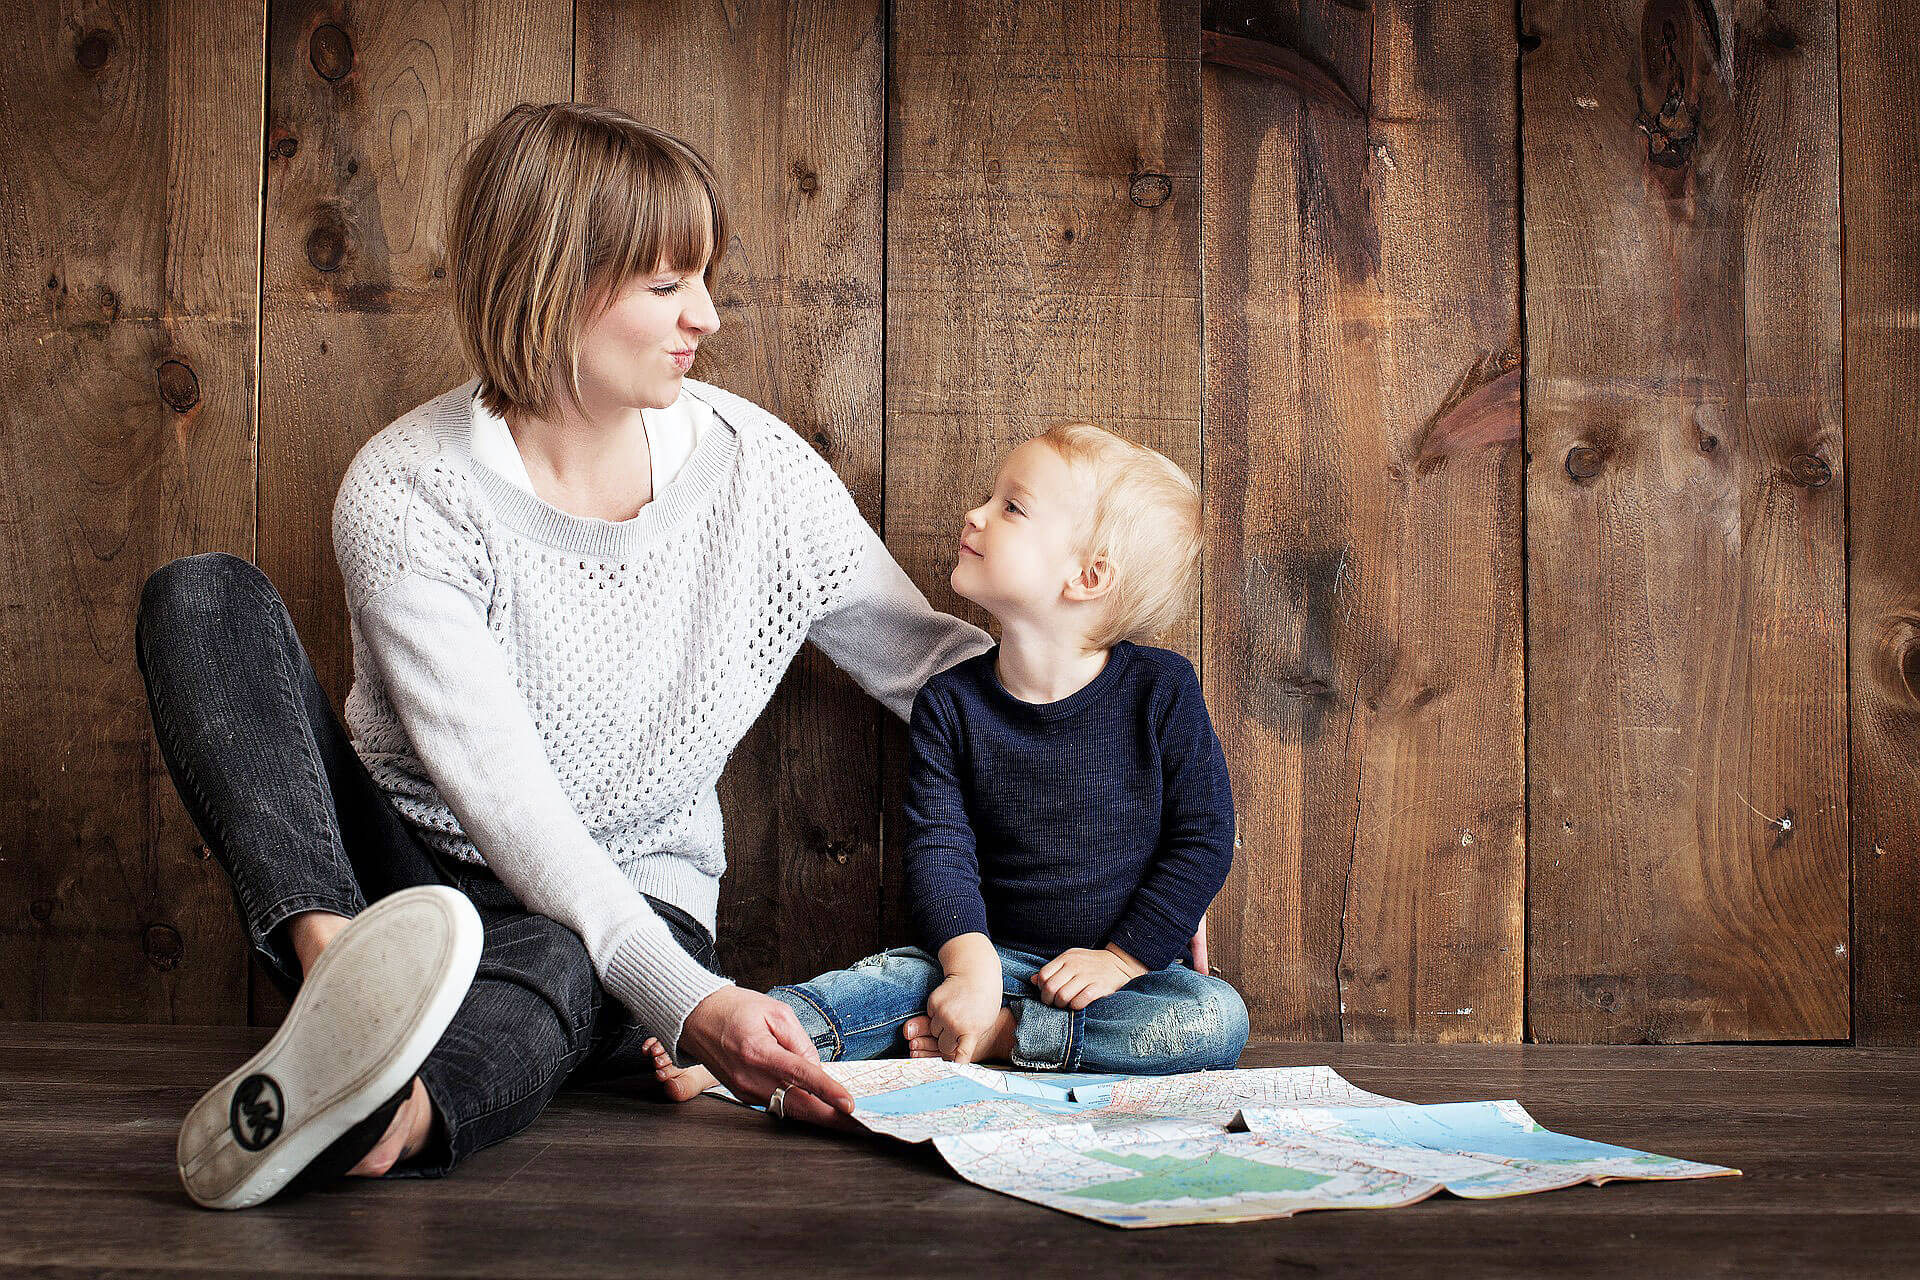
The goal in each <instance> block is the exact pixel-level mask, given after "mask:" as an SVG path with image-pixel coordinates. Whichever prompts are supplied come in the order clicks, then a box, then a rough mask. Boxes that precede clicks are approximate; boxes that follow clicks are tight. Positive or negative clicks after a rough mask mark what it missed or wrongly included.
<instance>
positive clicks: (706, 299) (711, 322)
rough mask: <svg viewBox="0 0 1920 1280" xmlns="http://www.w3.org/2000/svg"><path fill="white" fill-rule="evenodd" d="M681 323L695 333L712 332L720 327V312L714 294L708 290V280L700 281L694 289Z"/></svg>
mask: <svg viewBox="0 0 1920 1280" xmlns="http://www.w3.org/2000/svg"><path fill="white" fill-rule="evenodd" d="M680 323H681V324H683V325H685V326H686V327H687V328H689V329H691V330H693V332H695V333H702V334H704V333H712V332H713V331H714V330H716V329H718V328H719V327H720V313H719V312H718V311H716V310H715V309H714V306H713V296H712V295H711V294H709V293H708V292H707V285H706V282H705V281H704V280H703V281H701V282H700V287H699V289H697V290H695V291H694V296H693V298H692V300H691V301H690V302H689V303H688V305H687V310H686V312H685V313H684V314H683V315H682V316H681V317H680Z"/></svg>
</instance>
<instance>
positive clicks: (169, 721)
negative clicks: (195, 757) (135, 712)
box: [136, 575, 352, 941]
mask: <svg viewBox="0 0 1920 1280" xmlns="http://www.w3.org/2000/svg"><path fill="white" fill-rule="evenodd" d="M237 582H239V583H243V584H245V585H244V587H243V588H242V589H243V590H245V591H248V592H250V593H251V596H252V600H253V602H254V604H255V605H256V606H258V607H259V608H260V610H261V611H262V612H264V613H265V614H266V615H268V616H270V617H273V616H279V617H280V618H281V620H282V621H286V620H285V619H284V610H283V609H282V610H276V609H275V608H274V604H275V599H269V598H268V597H266V596H264V595H262V594H260V592H259V590H258V587H257V584H255V583H253V582H251V581H250V580H249V579H248V578H247V577H246V576H244V575H242V576H240V577H239V578H238V579H237ZM288 625H291V624H290V622H288ZM139 630H140V631H141V632H142V633H144V630H145V628H144V627H142V628H139ZM280 639H281V641H282V643H281V644H279V645H278V646H276V657H277V661H276V662H275V663H274V673H275V676H276V677H277V679H278V681H279V685H280V691H281V694H282V699H283V707H282V709H283V710H287V709H291V710H292V711H294V712H295V715H294V716H293V717H292V720H291V721H290V723H293V724H296V725H298V727H299V729H300V730H301V731H302V732H303V733H304V734H305V735H306V738H307V741H308V744H309V745H310V746H311V747H312V750H311V751H309V752H308V753H306V756H305V759H304V761H303V763H304V764H305V766H306V770H307V782H308V784H309V785H310V786H311V787H312V788H313V793H314V794H315V795H318V796H323V797H326V798H327V799H328V800H329V802H331V799H332V794H333V792H332V788H331V787H330V786H323V785H322V784H321V782H320V778H319V775H318V773H317V772H316V765H315V756H317V754H318V752H319V746H318V743H317V742H316V741H315V739H314V737H313V727H312V725H311V724H309V723H308V722H307V716H306V711H305V709H304V708H303V707H302V706H301V705H300V702H299V699H298V698H297V696H296V695H295V691H294V688H293V682H292V677H291V675H290V673H289V672H288V670H287V667H288V662H287V652H286V645H285V643H284V642H285V640H286V639H287V636H286V634H285V631H284V628H283V630H282V634H281V636H280ZM145 649H146V645H145V644H144V643H142V644H139V645H137V646H136V652H137V653H144V651H145ZM140 665H141V668H142V675H143V676H144V675H145V674H146V671H145V669H146V666H147V665H148V664H147V663H145V662H144V661H143V662H142V663H141V664H140ZM147 686H148V688H147V691H148V695H149V697H150V698H151V700H152V702H153V704H154V705H153V710H154V711H155V712H156V714H155V716H154V717H153V719H154V727H155V731H156V736H158V737H159V738H160V739H161V745H162V746H163V747H164V748H166V749H167V750H168V752H169V753H170V754H171V756H172V758H173V760H174V761H176V762H177V768H178V771H179V773H180V775H181V776H182V777H184V778H185V780H186V782H187V786H188V789H189V790H191V791H192V792H193V797H194V801H195V805H196V808H197V809H198V811H199V813H200V814H204V815H205V816H206V820H207V825H208V826H209V827H211V828H212V835H213V836H214V837H215V838H216V839H217V840H218V842H219V844H220V850H221V852H222V854H225V855H228V856H226V857H223V858H222V859H221V861H222V863H223V865H224V866H225V867H226V869H227V871H228V874H229V876H230V877H231V878H232V879H233V881H234V883H235V885H236V887H238V888H239V889H240V891H241V897H242V899H243V900H244V902H245V904H246V906H247V909H248V912H249V914H250V915H253V916H256V917H258V916H261V915H263V914H265V913H263V912H262V911H260V910H259V909H257V908H256V905H255V904H257V903H258V901H259V897H260V890H259V886H258V885H257V884H256V883H255V882H254V880H253V878H252V877H251V876H250V875H247V874H246V873H245V872H244V871H242V870H241V868H242V865H243V864H242V863H240V862H238V861H236V860H235V859H234V858H233V857H232V856H231V853H232V849H233V839H232V831H231V829H230V828H229V827H228V826H227V824H226V823H224V822H223V821H221V819H220V816H219V813H218V812H217V808H216V806H214V805H213V804H211V803H210V802H209V801H208V799H207V793H206V789H205V788H204V787H203V786H202V785H201V783H200V778H199V775H198V774H197V773H195V771H194V769H193V766H192V764H191V756H190V755H189V753H187V752H184V751H182V750H181V749H180V737H179V734H178V733H177V732H176V726H175V724H174V716H173V708H172V706H171V705H170V704H169V703H168V701H167V698H166V694H165V687H166V682H165V681H159V682H154V681H151V680H149V681H148V682H147ZM190 816H195V815H190ZM202 834H203V835H205V834H207V833H206V832H202ZM335 834H336V837H337V835H338V832H337V829H336V833H335ZM331 843H333V844H337V843H338V841H337V839H336V840H335V841H333V842H331ZM327 852H328V856H329V857H332V855H333V852H334V851H333V849H332V848H329V849H328V851H327ZM333 861H334V867H335V869H336V870H338V869H340V864H339V860H338V859H337V858H334V859H333ZM236 873H238V874H236ZM348 876H349V878H350V879H351V878H352V872H351V869H350V868H349V870H348ZM282 901H285V899H283V900H282ZM277 905H278V904H276V906H277ZM251 923H252V922H251V921H249V925H250V927H251ZM275 923H278V922H275ZM269 927H270V926H269ZM267 932H268V928H262V929H260V933H261V934H262V939H263V941H264V935H265V934H266V933H267Z"/></svg>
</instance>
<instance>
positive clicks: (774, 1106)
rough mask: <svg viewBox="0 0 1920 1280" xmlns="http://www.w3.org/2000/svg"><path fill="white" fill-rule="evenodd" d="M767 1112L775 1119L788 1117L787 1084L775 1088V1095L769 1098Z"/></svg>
mask: <svg viewBox="0 0 1920 1280" xmlns="http://www.w3.org/2000/svg"><path fill="white" fill-rule="evenodd" d="M767 1114H768V1115H770V1116H772V1117H773V1118H774V1119H775V1120H784V1119H786V1118H787V1086H786V1085H781V1086H780V1087H779V1088H778V1089H775V1090H774V1091H773V1096H772V1097H770V1098H768V1099H767Z"/></svg>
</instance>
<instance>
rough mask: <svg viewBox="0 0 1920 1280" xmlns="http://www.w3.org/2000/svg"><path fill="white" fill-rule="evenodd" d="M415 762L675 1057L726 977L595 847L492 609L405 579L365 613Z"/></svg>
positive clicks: (449, 587)
mask: <svg viewBox="0 0 1920 1280" xmlns="http://www.w3.org/2000/svg"><path fill="white" fill-rule="evenodd" d="M354 621H355V624H356V625H357V627H358V628H359V632H360V638H361V640H362V641H363V642H364V644H365V646H366V649H367V654H368V656H369V658H370V659H371V660H372V664H373V666H374V668H375V669H376V670H377V671H378V672H379V675H380V677H381V682H382V685H383V686H384V689H385V692H386V696H387V698H388V700H389V701H390V702H391V703H392V704H393V708H394V711H395V713H396V714H397V716H398V717H399V719H400V722H401V724H402V726H403V727H404V728H405V729H406V733H407V738H408V741H409V742H410V743H411V744H412V746H413V750H414V754H415V755H417V756H418V757H419V759H420V762H421V763H422V764H423V765H424V766H425V767H426V770H427V773H428V775H429V776H430V777H431V778H432V779H433V783H434V786H435V788H436V789H437V790H438V791H439V793H440V795H441V797H442V798H443V799H444V800H445V801H446V802H447V807H448V808H450V809H452V810H453V813H454V816H455V817H457V818H459V820H460V825H461V828H462V830H464V831H465V832H466V834H467V838H468V839H470V840H472V841H473V843H474V845H475V847H476V848H478V849H479V850H480V852H481V854H482V855H483V856H484V857H485V858H486V860H487V866H488V867H489V868H491V869H492V871H493V872H494V874H495V875H497V876H499V877H500V881H501V883H503V884H505V885H506V886H507V888H509V889H511V890H512V891H513V893H514V896H516V897H517V898H519V899H520V901H521V902H522V903H523V904H525V905H526V907H527V908H528V909H529V910H531V911H536V912H538V913H540V914H541V915H544V916H547V917H549V918H551V919H553V920H557V921H559V922H560V923H561V924H564V925H566V926H567V927H568V928H569V929H571V930H573V932H574V933H576V934H578V935H579V936H580V939H581V940H582V941H583V942H584V943H585V944H586V947H587V952H588V954H589V955H590V956H591V957H592V958H593V962H594V969H595V971H596V972H597V973H599V974H601V975H602V982H603V983H604V984H605V985H606V987H607V989H608V990H609V991H611V992H613V993H614V995H616V996H617V997H619V999H620V1001H621V1003H623V1004H625V1005H626V1006H627V1007H628V1008H630V1009H632V1010H633V1012H634V1014H635V1015H636V1016H637V1017H638V1018H639V1019H640V1021H641V1023H642V1024H643V1025H645V1026H646V1027H647V1028H648V1029H649V1030H652V1031H655V1032H657V1033H658V1034H659V1036H660V1039H661V1041H662V1043H663V1044H665V1045H666V1046H667V1047H668V1049H669V1050H670V1051H671V1050H672V1049H673V1047H674V1045H675V1043H676V1042H677V1041H678V1039H679V1035H680V1028H681V1024H682V1023H684V1022H685V1021H686V1016H687V1014H688V1012H690V1011H691V1010H692V1009H693V1007H694V1006H695V1005H697V1004H698V1003H699V1002H700V1001H701V1000H703V999H705V998H706V997H707V996H709V995H711V994H712V993H713V992H714V991H716V990H718V989H719V988H720V987H723V986H726V985H728V984H727V981H726V980H725V979H724V978H720V977H718V976H716V975H715V974H713V973H711V972H709V971H707V970H706V969H705V968H703V967H701V965H700V964H699V963H698V962H697V961H695V960H694V959H693V957H692V956H690V955H688V954H687V953H686V950H685V949H684V948H682V947H681V946H680V945H679V944H678V943H677V942H676V941H675V940H674V937H673V934H672V933H671V932H670V931H669V930H668V929H667V926H666V923H665V922H664V921H662V920H661V919H660V917H659V916H658V915H657V914H656V913H655V912H654V910H653V908H652V907H651V906H650V905H649V904H648V903H647V900H646V898H645V897H643V896H642V895H641V893H640V891H639V890H638V889H636V888H634V887H633V884H632V883H631V882H630V881H629V880H628V879H627V878H626V876H625V875H624V874H622V873H621V871H620V869H619V868H618V867H617V866H615V865H614V862H613V860H612V859H611V858H609V857H608V856H607V854H606V851H605V850H604V849H602V848H601V847H600V845H599V844H598V843H597V842H596V841H595V840H594V839H593V836H592V834H591V833H590V832H589V831H588V830H587V826H586V824H585V823H584V822H582V821H581V819H580V816H579V814H578V813H576V812H575V810H574V808H573V805H572V802H571V801H569V800H568V799H567V796H566V793H565V791H564V790H562V788H561V786H560V781H559V779H558V778H557V777H556V776H555V775H554V772H553V768H552V766H551V765H550V764H549V763H548V761H547V756H546V748H545V746H544V745H543V744H542V742H541V739H540V733H539V730H538V729H537V728H536V727H535V726H534V723H533V718H532V716H531V715H530V714H529V712H528V711H527V706H526V701H525V699H523V698H522V697H521V696H520V691H519V689H518V687H517V686H516V685H515V683H514V680H513V675H512V673H511V672H510V671H509V670H508V668H507V664H506V659H505V656H504V655H503V654H502V653H501V652H500V648H499V645H498V643H497V642H496V641H495V640H494V637H493V635H492V633H491V632H490V631H489V630H488V629H487V622H486V613H485V606H484V605H483V604H482V602H481V601H480V600H478V599H477V598H475V597H474V596H472V595H470V594H468V593H467V592H466V591H465V590H463V589H462V588H460V587H459V586H456V585H454V584H453V583H451V582H445V581H441V580H439V579H436V578H430V577H427V576H425V575H422V574H418V573H413V574H407V575H404V576H402V577H400V578H399V579H397V580H396V581H395V582H393V583H392V584H391V585H390V586H387V587H385V588H383V589H382V590H380V591H379V592H377V593H376V594H374V595H373V596H371V597H370V598H368V599H367V600H366V601H365V602H364V603H363V604H362V605H361V606H360V608H359V610H358V611H357V613H356V614H355V618H354Z"/></svg>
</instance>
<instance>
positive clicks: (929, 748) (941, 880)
mask: <svg viewBox="0 0 1920 1280" xmlns="http://www.w3.org/2000/svg"><path fill="white" fill-rule="evenodd" d="M907 724H908V728H907V733H908V738H909V740H910V741H911V743H912V755H911V757H910V759H909V762H908V765H907V796H906V806H905V810H904V817H905V819H906V833H907V845H906V852H905V854H904V856H903V865H904V870H905V873H906V889H907V900H908V902H909V903H910V904H911V906H912V913H913V920H914V926H915V928H916V929H917V930H918V932H919V934H920V937H921V939H922V945H923V946H925V947H926V948H927V950H929V951H931V952H933V953H934V954H936V955H938V954H939V951H940V948H941V947H942V946H944V945H945V944H946V943H947V942H948V941H950V940H951V939H954V938H957V937H959V936H960V935H961V934H963V933H985V932H986V931H987V906H986V900H985V899H984V898H983V897H982V896H981V892H980V860H979V853H978V849H977V848H976V845H975V840H974V831H973V824H972V823H971V822H970V821H969V820H968V818H967V801H966V792H965V789H964V787H963V785H962V783H961V770H960V762H959V742H958V736H959V726H958V724H957V723H956V720H955V717H954V715H953V714H952V712H951V710H950V709H949V708H948V707H947V705H946V703H945V700H944V699H943V698H942V697H941V696H940V694H939V692H938V691H937V689H936V687H935V686H934V685H932V684H928V685H925V686H922V688H921V690H920V692H919V693H918V694H917V695H916V696H915V698H914V700H913V713H912V715H911V717H910V718H909V719H908V722H907Z"/></svg>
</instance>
